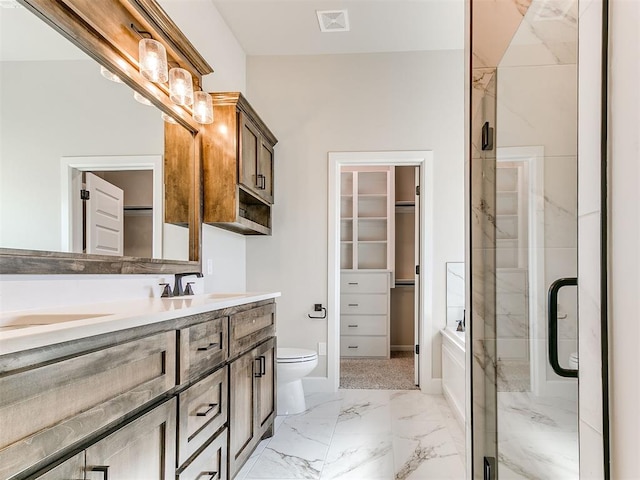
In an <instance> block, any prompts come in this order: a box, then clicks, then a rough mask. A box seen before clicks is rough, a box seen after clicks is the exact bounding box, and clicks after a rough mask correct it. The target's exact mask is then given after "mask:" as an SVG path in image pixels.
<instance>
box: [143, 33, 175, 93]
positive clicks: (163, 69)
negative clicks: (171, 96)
mask: <svg viewBox="0 0 640 480" xmlns="http://www.w3.org/2000/svg"><path fill="white" fill-rule="evenodd" d="M138 55H139V57H138V65H139V68H140V73H141V74H142V76H143V77H144V78H146V79H147V80H149V81H151V82H154V83H165V82H166V81H167V80H168V79H169V75H168V68H167V50H166V49H165V48H164V45H162V44H161V43H160V42H158V41H156V40H154V39H152V38H143V39H142V40H140V43H138Z"/></svg>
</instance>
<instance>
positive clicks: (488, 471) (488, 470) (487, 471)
mask: <svg viewBox="0 0 640 480" xmlns="http://www.w3.org/2000/svg"><path fill="white" fill-rule="evenodd" d="M495 471H496V459H495V458H493V457H484V475H483V477H482V478H483V480H495V478H496V476H495Z"/></svg>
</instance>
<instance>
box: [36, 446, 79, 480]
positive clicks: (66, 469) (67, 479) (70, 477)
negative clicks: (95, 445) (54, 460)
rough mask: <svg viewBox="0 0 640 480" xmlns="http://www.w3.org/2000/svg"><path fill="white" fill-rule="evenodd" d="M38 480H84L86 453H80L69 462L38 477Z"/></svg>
mask: <svg viewBox="0 0 640 480" xmlns="http://www.w3.org/2000/svg"><path fill="white" fill-rule="evenodd" d="M37 479H38V480H83V479H84V452H80V453H79V454H77V455H76V456H74V457H71V458H70V459H69V460H66V461H65V462H63V463H61V464H60V465H58V466H57V467H55V468H52V469H51V470H49V471H48V472H47V473H45V474H43V475H40V476H39V477H37Z"/></svg>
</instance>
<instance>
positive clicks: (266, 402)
mask: <svg viewBox="0 0 640 480" xmlns="http://www.w3.org/2000/svg"><path fill="white" fill-rule="evenodd" d="M275 355H276V348H275V338H271V339H270V340H267V341H266V342H264V343H262V344H260V345H259V346H258V347H256V348H254V349H253V350H251V351H249V352H247V353H245V354H244V355H242V356H240V357H239V358H238V359H236V360H235V361H233V362H232V363H231V366H230V370H229V378H230V384H229V391H230V397H229V405H230V412H229V475H230V478H233V477H234V476H235V475H236V473H238V470H240V468H241V467H242V465H243V464H244V463H245V462H246V460H247V459H248V458H249V456H250V455H251V453H252V452H253V450H254V449H255V447H256V446H257V445H258V443H259V442H260V440H261V439H262V438H263V437H264V436H270V435H271V434H272V433H273V432H272V427H273V420H274V418H275V411H276V401H275V393H276V390H275V380H276V376H275V373H276V372H275V366H276V357H275Z"/></svg>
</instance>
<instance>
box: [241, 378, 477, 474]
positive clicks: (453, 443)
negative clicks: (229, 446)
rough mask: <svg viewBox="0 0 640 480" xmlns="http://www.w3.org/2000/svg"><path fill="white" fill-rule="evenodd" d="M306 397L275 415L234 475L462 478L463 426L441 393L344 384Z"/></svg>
mask: <svg viewBox="0 0 640 480" xmlns="http://www.w3.org/2000/svg"><path fill="white" fill-rule="evenodd" d="M307 405H308V407H309V408H308V410H307V411H306V412H305V413H303V414H300V415H291V416H288V417H277V418H276V422H275V434H274V436H273V437H272V438H270V439H266V440H263V441H262V442H261V443H260V445H259V446H258V448H257V449H256V451H255V452H254V454H253V455H252V456H251V458H250V459H249V461H248V462H247V463H246V464H245V466H244V467H243V469H242V470H241V471H240V472H239V473H238V475H237V477H236V478H237V480H258V479H272V480H276V479H281V480H284V479H312V480H329V479H345V480H374V479H381V480H423V479H424V480H427V479H435V478H438V479H444V478H453V479H461V478H464V471H465V470H464V454H465V452H464V432H463V431H462V429H461V428H460V425H459V424H458V422H457V420H456V419H455V417H454V414H453V412H452V411H451V410H450V408H449V406H448V404H447V402H446V400H445V399H444V398H443V397H442V396H440V395H427V394H423V393H422V392H420V391H417V390H406V391H395V390H354V389H348V390H339V391H338V392H337V393H335V394H311V395H308V396H307Z"/></svg>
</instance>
